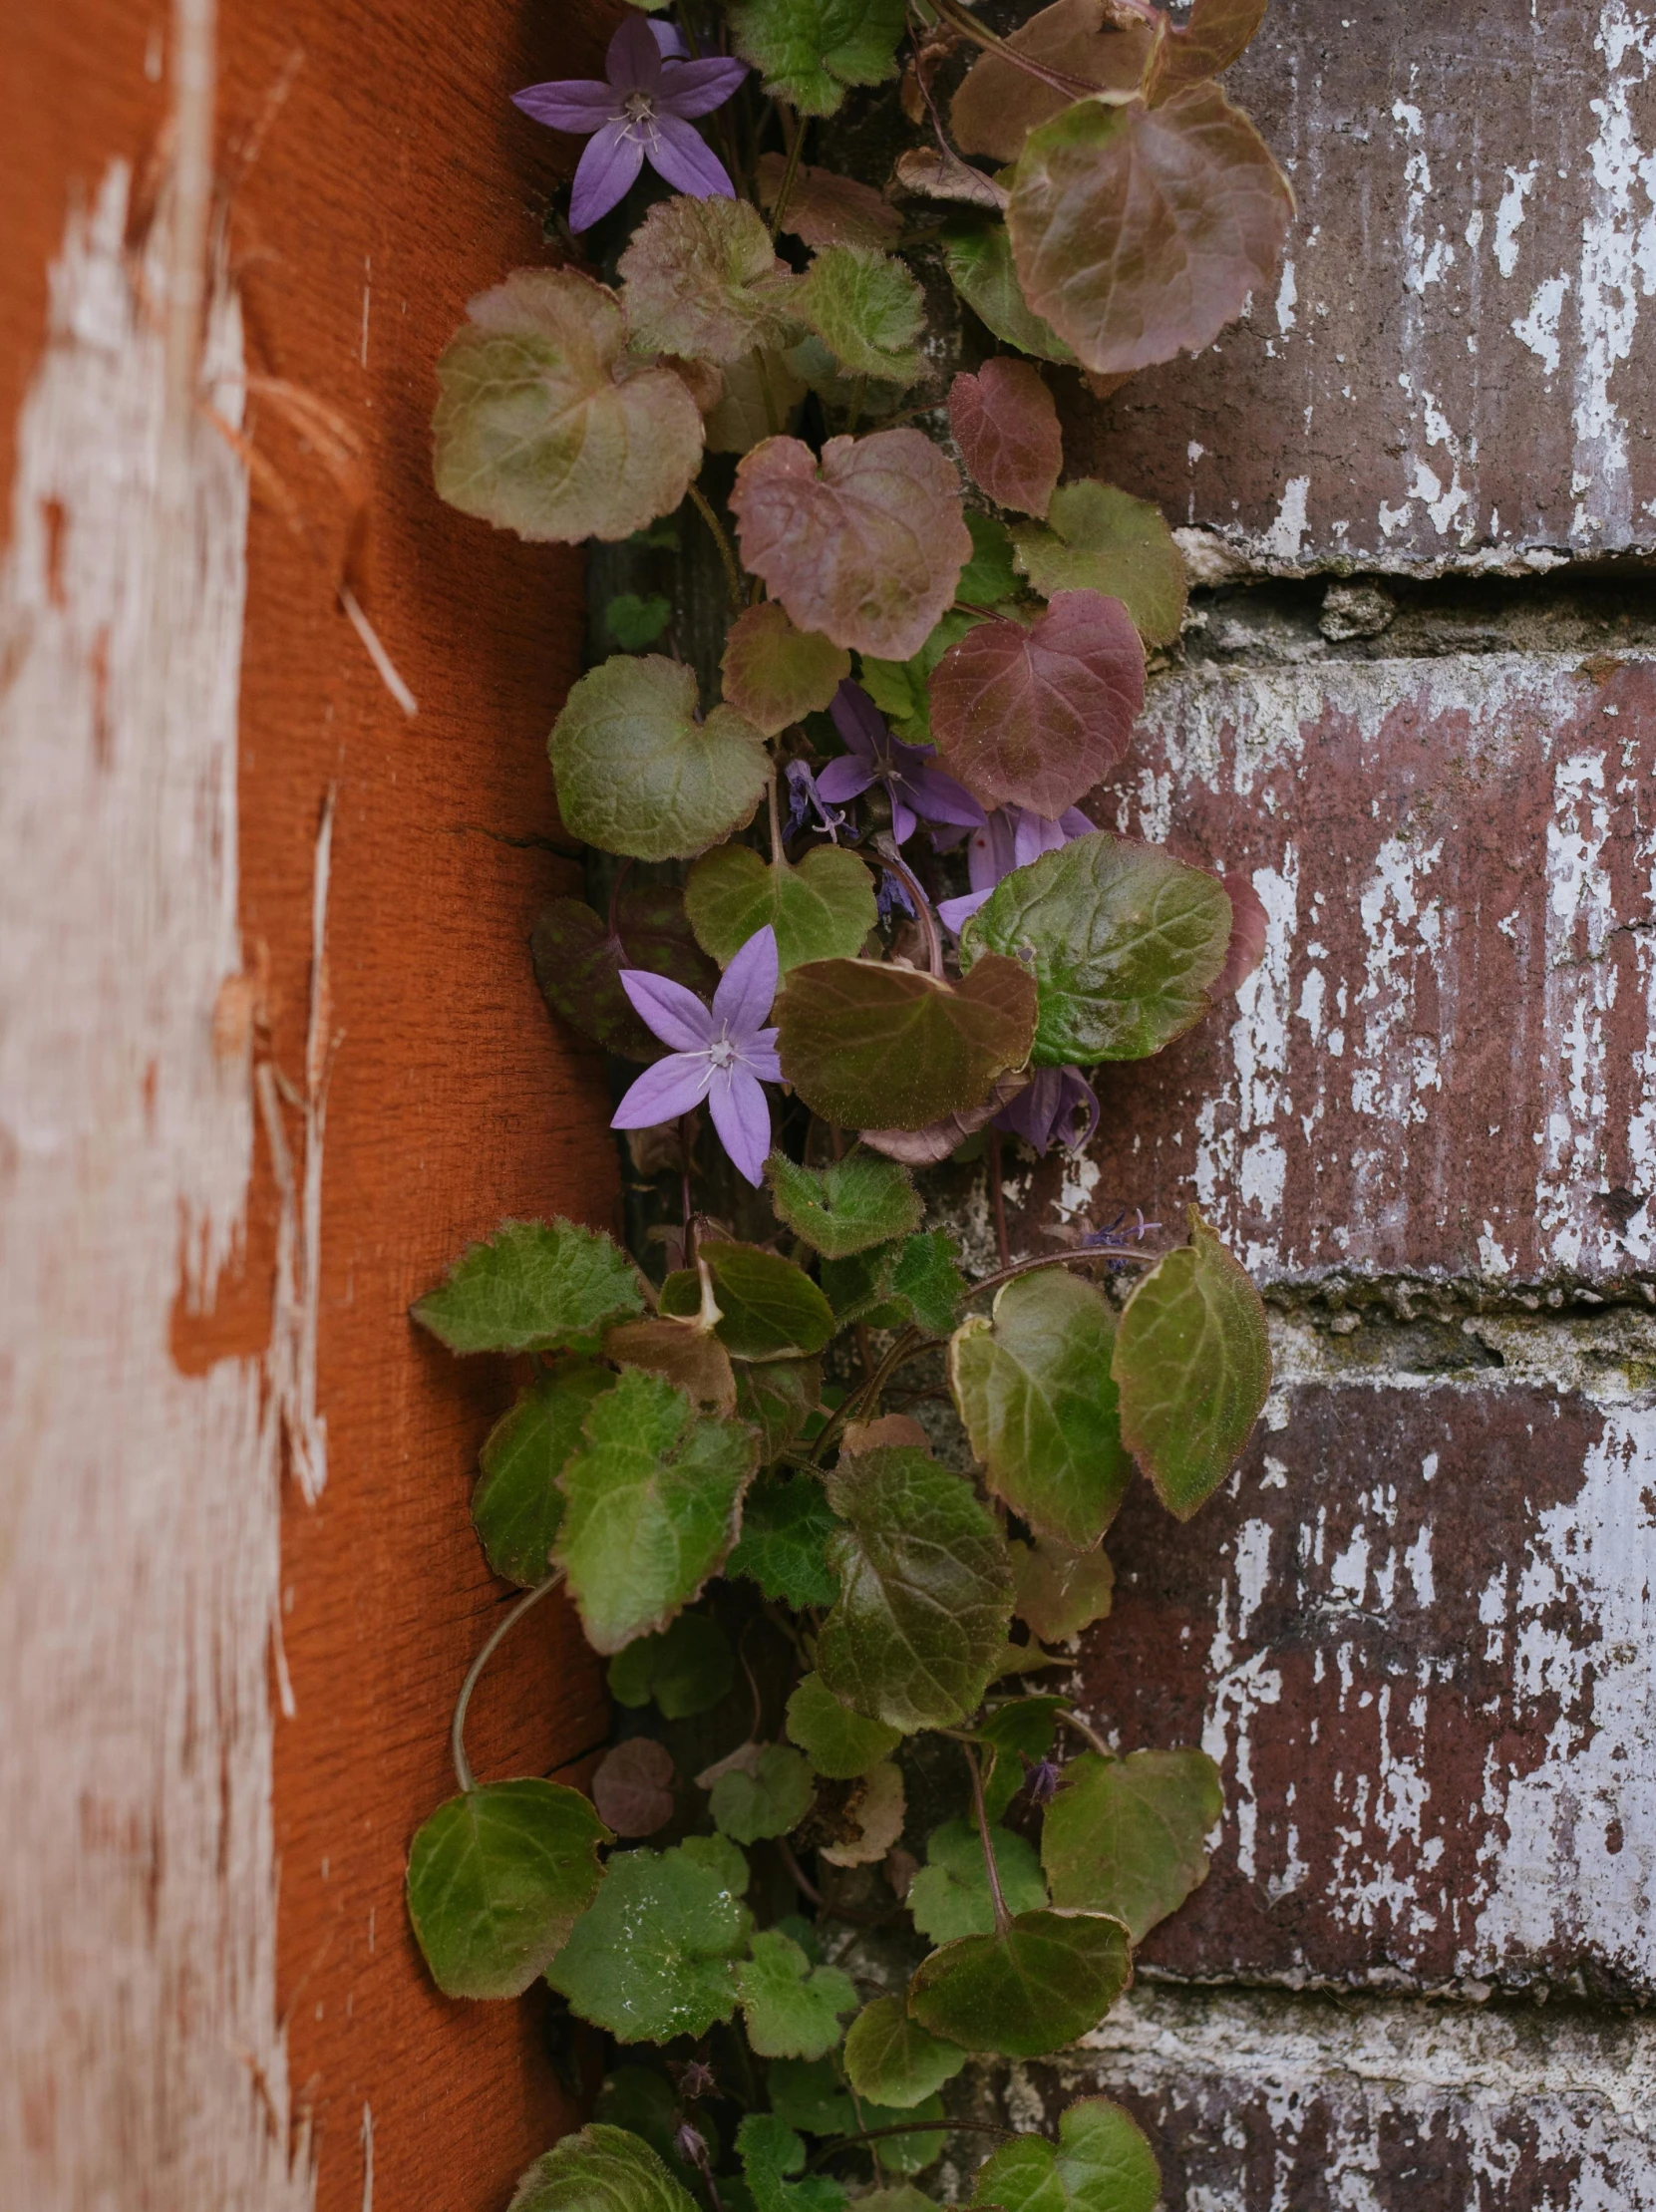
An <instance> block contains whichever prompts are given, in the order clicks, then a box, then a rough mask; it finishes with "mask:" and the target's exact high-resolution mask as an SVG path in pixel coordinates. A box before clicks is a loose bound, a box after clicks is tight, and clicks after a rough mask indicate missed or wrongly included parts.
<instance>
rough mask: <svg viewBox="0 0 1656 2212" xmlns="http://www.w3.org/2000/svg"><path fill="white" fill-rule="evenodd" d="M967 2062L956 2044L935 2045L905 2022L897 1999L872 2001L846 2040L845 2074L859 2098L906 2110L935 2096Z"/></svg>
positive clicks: (912, 2023)
mask: <svg viewBox="0 0 1656 2212" xmlns="http://www.w3.org/2000/svg"><path fill="white" fill-rule="evenodd" d="M965 2063H966V2053H965V2052H964V2051H962V2050H961V2048H960V2046H959V2045H958V2044H952V2043H940V2042H939V2041H938V2039H937V2038H936V2037H935V2036H933V2035H929V2034H928V2033H927V2031H926V2030H925V2029H923V2028H922V2027H921V2026H920V2024H919V2022H918V2021H917V2020H910V2019H909V2017H908V2007H907V2005H906V2004H905V2003H904V2001H903V1999H902V1998H901V1997H900V1996H897V1997H876V1998H875V1999H874V2001H873V2003H872V2004H871V2005H865V2006H864V2007H863V2008H862V2010H861V2012H860V2013H858V2014H857V2016H856V2018H855V2020H853V2021H852V2023H851V2025H850V2028H849V2030H848V2031H847V2033H846V2036H845V2072H846V2074H847V2075H848V2076H849V2078H850V2084H851V2087H852V2088H853V2089H854V2090H855V2091H856V2093H857V2095H858V2096H860V2097H867V2098H871V2099H872V2101H873V2102H874V2103H876V2104H884V2105H889V2106H890V2107H891V2108H892V2109H894V2110H896V2111H899V2112H905V2111H909V2110H911V2109H912V2108H913V2107H914V2106H915V2105H916V2104H923V2103H924V2101H925V2100H926V2098H927V2097H928V2096H935V2095H936V2093H937V2091H938V2090H939V2089H940V2088H941V2087H942V2086H943V2083H944V2082H945V2081H952V2080H953V2079H954V2077H955V2075H956V2074H957V2073H958V2072H959V2071H960V2069H961V2067H962V2066H963V2065H964V2064H965Z"/></svg>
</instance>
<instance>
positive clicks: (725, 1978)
mask: <svg viewBox="0 0 1656 2212" xmlns="http://www.w3.org/2000/svg"><path fill="white" fill-rule="evenodd" d="M746 1886H747V1864H746V1861H745V1860H744V1859H743V1857H742V1854H741V1852H740V1851H738V1850H737V1848H736V1846H735V1845H734V1844H733V1843H729V1842H727V1841H726V1839H725V1838H724V1837H723V1836H692V1837H691V1838H690V1839H689V1840H688V1841H687V1842H685V1843H681V1844H680V1845H679V1846H678V1847H677V1848H676V1849H675V1850H671V1851H649V1850H643V1851H617V1852H616V1853H614V1855H613V1856H612V1857H611V1859H610V1861H609V1868H608V1872H607V1873H606V1875H605V1877H604V1885H603V1888H602V1889H601V1890H599V1892H598V1897H597V1902H596V1903H595V1904H594V1905H593V1906H592V1907H591V1908H590V1909H589V1910H588V1911H587V1912H585V1913H584V1914H582V1916H581V1918H580V1919H579V1920H577V1921H576V1923H575V1926H574V1929H573V1931H572V1932H571V1934H570V1937H569V1940H568V1942H567V1943H566V1944H565V1945H564V1946H563V1949H562V1951H561V1952H560V1953H559V1954H558V1956H557V1958H556V1960H555V1961H554V1962H553V1966H552V1971H551V1972H550V1973H549V1974H548V1975H547V1977H546V1979H547V1981H548V1982H550V1983H551V1985H552V1987H553V1989H554V1990H557V1991H559V1992H560V1993H561V1995H563V1996H564V1997H566V1998H567V1999H568V2000H569V2003H570V2005H571V2006H572V2007H573V2009H574V2011H575V2012H576V2013H577V2014H578V2015H579V2017H580V2018H581V2019H582V2020H588V2021H591V2023H592V2024H593V2026H594V2027H597V2028H607V2029H608V2031H609V2033H610V2034H611V2035H612V2036H613V2037H614V2038H615V2039H616V2041H617V2042H618V2043H666V2042H667V2041H668V2040H669V2039H670V2038H671V2037H673V2036H705V2035H706V2033H707V2031H708V2030H709V2029H710V2028H711V2027H712V2025H713V2023H714V2022H715V2021H716V2020H729V2019H730V2017H731V2015H732V2013H734V2012H735V2010H736V1969H735V1961H736V1960H737V1959H738V1958H739V1957H740V1956H741V1955H742V1953H743V1952H744V1951H745V1950H746V1949H747V1945H748V1935H749V1932H750V1930H751V1928H752V1926H753V1916H752V1914H751V1913H750V1912H749V1911H748V1908H747V1907H746V1905H744V1904H743V1903H742V1902H741V1896H742V1891H743V1890H744V1889H745V1888H746Z"/></svg>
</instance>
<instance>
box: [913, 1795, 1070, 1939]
mask: <svg viewBox="0 0 1656 2212" xmlns="http://www.w3.org/2000/svg"><path fill="white" fill-rule="evenodd" d="M989 1840H990V1842H991V1843H992V1844H993V1845H994V1847H995V1868H996V1871H997V1872H998V1873H999V1875H1000V1879H1001V1894H1002V1895H1003V1896H1004V1897H1005V1899H1006V1903H1007V1909H1008V1910H1009V1911H1010V1912H1013V1913H1023V1912H1037V1911H1039V1909H1040V1908H1041V1907H1042V1906H1043V1905H1044V1904H1045V1903H1046V1902H1047V1885H1046V1882H1045V1880H1044V1878H1043V1876H1042V1873H1041V1862H1040V1860H1039V1859H1038V1858H1037V1857H1036V1855H1035V1847H1034V1845H1033V1844H1031V1843H1027V1842H1026V1841H1025V1840H1024V1838H1023V1837H1022V1836H1021V1835H1014V1834H1013V1833H1012V1831H1011V1830H1010V1829H1008V1828H991V1829H990V1831H989ZM908 1909H909V1912H910V1913H911V1914H912V1915H913V1918H914V1925H915V1927H916V1928H918V1929H919V1931H920V1933H921V1935H922V1936H924V1937H925V1938H926V1940H927V1941H928V1942H930V1943H952V1942H953V1941H954V1940H955V1938H956V1937H958V1936H987V1935H992V1934H993V1933H994V1927H995V1906H994V1900H993V1899H992V1898H991V1897H990V1895H989V1870H988V1868H987V1867H986V1866H985V1865H984V1863H983V1842H982V1838H981V1837H980V1836H979V1834H978V1832H977V1823H976V1821H975V1820H945V1821H944V1822H943V1825H942V1826H941V1827H940V1828H934V1829H933V1830H932V1832H931V1835H930V1837H929V1838H928V1839H927V1842H926V1863H925V1865H924V1866H922V1867H921V1869H920V1871H919V1872H918V1874H916V1875H915V1877H914V1879H913V1881H912V1882H911V1883H910V1884H909V1889H908Z"/></svg>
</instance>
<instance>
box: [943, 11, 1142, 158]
mask: <svg viewBox="0 0 1656 2212" xmlns="http://www.w3.org/2000/svg"><path fill="white" fill-rule="evenodd" d="M1007 44H1008V45H1009V46H1010V47H1011V48H1012V50H1013V52H1014V53H1017V54H1021V55H1023V56H1024V57H1025V59H1026V60H1028V61H1032V62H1039V63H1041V64H1042V65H1043V66H1044V67H1045V68H1047V69H1050V70H1053V71H1055V72H1058V73H1060V74H1062V75H1063V76H1065V77H1073V78H1078V79H1080V81H1081V83H1082V84H1084V85H1096V86H1097V87H1098V88H1099V90H1100V91H1101V92H1114V93H1117V94H1119V95H1122V96H1127V95H1131V94H1133V93H1135V92H1137V91H1138V89H1139V83H1140V80H1141V79H1142V78H1143V76H1144V74H1145V65H1146V63H1147V62H1148V61H1149V59H1150V55H1151V50H1152V48H1153V46H1154V44H1155V33H1154V31H1153V29H1152V27H1151V25H1149V24H1148V23H1132V24H1130V25H1127V26H1123V25H1122V24H1120V23H1119V22H1117V21H1116V20H1115V19H1114V15H1113V11H1111V10H1110V9H1108V8H1107V7H1106V5H1105V0H1056V4H1055V5H1054V6H1052V7H1050V8H1043V9H1042V10H1041V11H1040V13H1039V14H1038V15H1032V16H1031V17H1030V19H1029V21H1028V22H1027V23H1023V24H1020V25H1019V27H1018V28H1017V30H1015V31H1014V32H1013V33H1012V36H1011V37H1010V38H1009V39H1008V41H1007ZM1075 97H1076V95H1075V94H1073V93H1065V92H1063V91H1061V90H1060V88H1059V87H1058V86H1056V85H1046V84H1043V83H1042V82H1041V80H1040V78H1038V77H1032V76H1031V75H1030V74H1029V72H1028V71H1027V70H1024V69H1020V68H1019V67H1018V65H1017V63H1016V62H1014V61H1012V60H1010V59H1009V58H1008V57H1007V56H1006V55H1004V54H998V53H989V54H980V55H979V56H978V58H977V60H976V61H975V62H974V63H973V64H972V66H971V68H970V69H969V70H968V71H967V72H966V75H965V77H964V78H963V79H962V80H961V84H960V89H959V91H958V92H957V93H956V94H955V96H954V103H953V105H952V107H951V108H950V110H949V121H950V122H951V124H952V125H953V126H954V137H955V144H956V145H957V146H958V147H959V148H960V151H961V152H962V153H963V154H988V155H992V156H993V157H994V158H995V159H996V160H997V161H1015V160H1016V159H1017V158H1018V156H1019V155H1020V154H1021V153H1022V152H1023V146H1024V141H1025V139H1026V138H1028V136H1029V134H1030V132H1031V131H1032V130H1034V129H1035V127H1036V126H1037V125H1038V124H1042V123H1049V122H1051V120H1052V118H1053V117H1054V116H1056V115H1061V114H1062V113H1063V111H1064V110H1065V109H1066V108H1067V107H1068V106H1069V105H1070V102H1071V101H1072V100H1073V99H1074V98H1075Z"/></svg>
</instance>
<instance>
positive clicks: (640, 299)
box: [618, 193, 799, 364]
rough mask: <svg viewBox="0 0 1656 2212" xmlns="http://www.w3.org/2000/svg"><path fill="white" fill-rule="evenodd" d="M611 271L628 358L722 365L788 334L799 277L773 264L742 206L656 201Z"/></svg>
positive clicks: (753, 217) (765, 238)
mask: <svg viewBox="0 0 1656 2212" xmlns="http://www.w3.org/2000/svg"><path fill="white" fill-rule="evenodd" d="M618 266H619V269H620V272H621V275H622V277H623V279H624V280H625V290H624V291H623V292H622V294H621V306H622V308H623V310H624V312H625V314H626V318H627V335H628V339H629V341H630V343H631V345H632V348H633V351H634V352H635V353H670V354H677V355H679V356H681V357H682V358H683V359H685V360H690V361H715V362H719V363H721V364H724V363H727V362H734V361H739V360H741V358H742V357H743V355H744V354H748V353H751V352H752V351H753V350H754V348H755V347H756V346H757V347H765V346H778V345H785V344H786V343H787V342H788V341H789V340H790V339H791V338H793V337H794V336H796V335H797V330H798V317H797V315H796V314H794V313H793V312H792V298H793V295H794V294H795V293H796V292H797V291H798V290H799V279H798V278H797V277H796V276H795V275H794V273H793V271H792V270H791V269H790V268H789V266H788V264H787V262H785V261H781V260H779V259H778V258H777V252H776V248H775V247H774V246H773V245H772V243H771V234H770V232H769V231H768V230H767V229H766V227H765V219H764V217H763V216H762V215H761V214H760V212H759V210H758V208H757V207H755V206H754V204H753V203H752V201H751V200H747V199H726V198H723V197H720V196H717V195H715V196H714V197H712V198H709V199H697V198H695V197H693V196H692V195H691V194H689V193H675V194H674V196H673V197H672V198H671V199H659V200H657V201H656V203H655V205H654V206H653V207H652V208H651V209H650V210H649V212H648V213H647V214H646V215H645V217H644V220H643V221H642V222H641V223H640V224H639V226H638V228H637V229H636V230H635V231H634V232H633V234H632V237H631V239H630V240H629V241H628V244H627V248H626V251H625V252H624V253H623V254H622V255H621V259H620V262H619V264H618Z"/></svg>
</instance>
